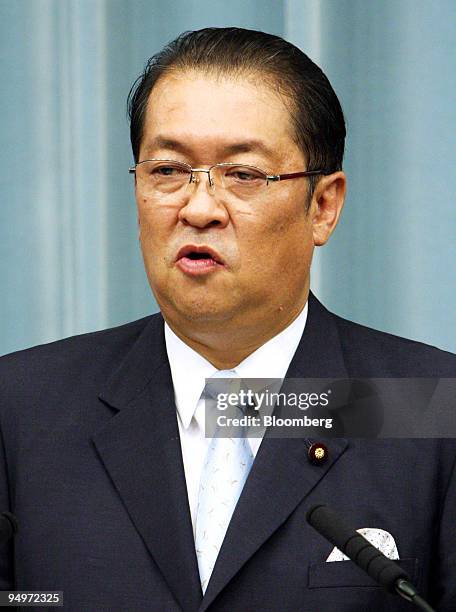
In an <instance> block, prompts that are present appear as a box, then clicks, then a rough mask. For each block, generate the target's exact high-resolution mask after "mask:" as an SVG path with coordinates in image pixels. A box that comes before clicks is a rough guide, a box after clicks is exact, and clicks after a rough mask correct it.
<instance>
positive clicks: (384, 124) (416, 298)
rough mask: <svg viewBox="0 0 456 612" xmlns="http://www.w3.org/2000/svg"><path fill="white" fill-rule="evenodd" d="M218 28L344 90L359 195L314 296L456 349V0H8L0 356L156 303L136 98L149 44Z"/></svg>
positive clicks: (348, 165)
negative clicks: (145, 256)
mask: <svg viewBox="0 0 456 612" xmlns="http://www.w3.org/2000/svg"><path fill="white" fill-rule="evenodd" d="M210 25H211V26H227V25H237V26H243V27H249V28H253V29H261V30H265V31H268V32H272V33H275V34H279V35H283V36H284V37H285V38H287V39H288V40H290V41H291V42H293V43H295V44H297V45H298V46H300V47H301V48H302V49H303V50H304V51H305V52H306V53H308V55H310V57H312V59H314V60H315V61H316V62H317V63H318V64H319V65H320V66H321V67H322V68H323V69H324V71H325V72H326V74H327V75H328V77H329V78H330V80H331V82H332V83H333V85H334V88H335V90H336V92H337V93H338V95H339V97H340V99H341V102H342V106H343V108H344V111H345V114H346V119H347V123H348V132H349V137H348V143H347V154H346V162H345V170H346V172H347V175H348V182H349V188H348V196H347V200H346V205H345V211H344V214H343V218H342V221H341V223H340V225H339V227H338V229H337V230H336V233H335V235H334V236H333V238H332V240H331V242H330V244H329V245H328V246H326V247H324V248H323V249H320V250H319V252H318V254H317V257H316V258H315V261H314V268H313V277H312V285H313V288H314V290H315V292H316V294H317V295H318V296H319V297H320V298H321V299H322V300H323V301H324V303H325V304H326V305H327V306H328V307H330V308H331V309H333V310H334V311H336V312H338V313H339V314H341V315H343V316H346V317H348V318H350V319H353V320H356V321H359V322H361V323H364V324H367V325H370V326H372V327H376V328H378V329H382V330H385V331H389V332H391V333H395V334H399V335H403V336H406V337H411V338H416V339H419V340H422V341H425V342H429V343H431V344H435V345H438V346H440V347H442V348H446V349H449V350H452V351H456V328H455V325H454V321H455V316H454V312H455V308H454V303H455V300H456V284H455V281H456V275H455V262H456V239H455V238H456V236H455V235H456V203H455V201H454V193H455V186H456V168H455V160H456V153H455V151H456V130H455V125H456V100H455V98H456V95H455V94H456V80H455V76H454V75H455V74H456V3H455V2H454V0H439V1H438V2H435V1H433V0H321V1H319V0H283V1H280V0H230V1H229V2H226V0H156V1H154V0H14V1H13V2H11V1H10V0H0V48H1V54H0V57H1V64H2V65H1V89H2V96H1V108H0V128H1V149H0V156H1V159H0V189H1V206H0V287H1V299H0V354H3V353H7V352H10V351H13V350H16V349H20V348H24V347H27V346H31V345H34V344H38V343H42V342H48V341H51V340H54V339H58V338H62V337H65V336H70V335H73V334H77V333H82V332H86V331H91V330H96V329H102V328H105V327H109V326H112V325H117V324H121V323H123V322H127V321H130V320H133V319H135V318H139V317H141V316H144V315H146V314H149V313H150V312H153V311H155V310H156V304H155V302H154V300H153V298H152V295H151V292H150V289H149V287H148V284H147V279H146V275H145V273H144V271H143V265H142V260H141V256H140V251H139V245H138V241H137V228H136V213H135V207H134V197H133V190H132V182H131V178H130V177H129V175H128V174H127V168H128V166H129V164H130V163H131V161H132V158H131V152H130V147H129V135H128V124H127V121H126V115H125V100H126V96H127V93H128V91H129V88H130V86H131V84H132V82H133V80H134V78H135V77H136V76H137V75H138V74H139V73H140V71H141V70H142V68H143V65H144V63H145V61H146V60H147V58H148V57H149V56H150V55H152V54H153V53H154V52H156V51H157V50H158V49H159V48H160V47H161V46H162V45H163V44H164V43H165V42H167V41H169V40H170V39H172V38H173V37H175V36H176V35H177V34H178V33H180V32H181V31H183V30H188V29H195V28H200V27H205V26H210ZM271 282H274V279H271Z"/></svg>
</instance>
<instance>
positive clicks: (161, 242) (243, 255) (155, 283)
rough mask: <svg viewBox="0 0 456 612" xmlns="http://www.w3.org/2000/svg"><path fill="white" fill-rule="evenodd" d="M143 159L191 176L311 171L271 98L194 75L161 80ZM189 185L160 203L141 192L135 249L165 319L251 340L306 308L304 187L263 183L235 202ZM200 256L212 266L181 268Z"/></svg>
mask: <svg viewBox="0 0 456 612" xmlns="http://www.w3.org/2000/svg"><path fill="white" fill-rule="evenodd" d="M150 158H159V159H168V160H169V159H172V160H178V161H183V162H186V163H188V164H190V165H191V166H192V167H194V168H207V167H209V166H210V165H211V164H214V163H221V162H239V163H241V164H247V165H253V166H257V167H258V168H261V169H263V170H265V171H267V172H268V174H280V173H288V172H298V171H302V170H305V169H306V159H305V157H304V154H303V153H302V151H301V150H300V149H299V148H298V147H297V145H296V144H295V143H294V142H293V138H292V127H291V120H290V114H289V111H288V109H287V108H286V106H285V104H284V102H283V101H282V99H281V98H280V97H279V96H278V94H276V93H274V92H272V91H271V90H270V89H269V88H268V87H267V86H266V85H263V84H261V80H260V78H258V84H256V83H254V81H253V80H244V79H243V80H241V79H235V78H233V79H231V78H226V79H225V78H223V79H216V78H215V77H212V76H207V75H204V74H202V73H200V72H183V73H182V72H181V73H173V74H172V75H166V76H165V77H163V78H162V79H161V80H159V81H158V83H157V84H156V85H155V87H154V89H153V90H152V92H151V94H150V98H149V103H148V109H147V113H146V118H145V124H144V132H143V139H142V143H141V149H140V155H139V161H141V160H145V159H150ZM196 177H197V178H198V179H199V180H198V182H197V183H194V184H188V185H187V186H185V187H184V188H183V189H182V190H180V191H179V192H178V193H176V194H174V195H173V196H170V195H169V194H167V195H166V196H165V197H163V196H162V197H160V196H156V195H155V196H150V195H146V194H145V193H144V192H141V189H140V188H139V184H138V183H137V188H136V199H137V205H138V220H139V224H140V241H141V249H142V253H143V257H144V262H145V267H146V271H147V275H148V278H149V282H150V285H151V287H152V290H153V292H154V294H155V297H156V299H157V302H158V304H159V306H160V308H161V310H162V312H163V314H164V316H165V318H166V319H167V320H168V321H169V322H171V323H174V324H175V325H176V326H179V325H182V324H184V325H188V328H189V329H191V328H192V326H194V328H195V329H200V330H202V329H205V328H207V329H208V330H209V329H211V327H214V328H216V327H220V325H221V324H225V325H228V324H230V325H231V324H234V325H236V326H237V328H238V329H243V328H245V329H247V328H249V327H251V326H252V325H253V326H255V324H256V323H257V322H260V321H261V320H263V321H264V320H267V319H268V318H269V319H270V320H271V321H273V320H274V317H281V318H282V319H283V315H284V310H285V309H288V312H289V313H290V320H291V319H293V318H294V316H295V315H296V314H297V312H299V310H300V309H301V308H302V306H303V305H304V303H305V301H306V298H307V292H308V286H309V269H310V263H311V258H312V252H313V246H314V241H313V235H312V216H311V215H309V214H307V213H306V201H307V194H308V179H306V178H298V179H293V180H287V181H283V182H278V183H270V184H269V185H268V186H265V187H264V189H262V190H260V191H258V193H257V194H256V195H255V196H254V197H253V198H247V199H242V198H237V197H233V196H230V195H229V194H228V193H226V192H225V191H224V190H223V189H222V188H221V186H220V185H217V184H216V185H215V188H214V190H211V189H210V188H209V186H208V181H207V174H205V173H198V174H196ZM195 246H196V247H198V246H199V247H202V249H203V250H204V248H205V247H207V248H208V249H212V254H213V255H215V259H216V260H218V263H216V264H214V262H212V263H211V262H210V261H209V262H206V264H205V263H204V262H203V263H202V264H201V265H200V264H195V263H192V261H191V258H192V257H194V255H189V256H187V257H183V258H181V257H179V252H180V251H181V250H182V248H183V247H188V248H189V249H191V248H192V247H195ZM187 250H188V249H187ZM187 255H188V254H187ZM220 262H221V263H220ZM197 266H198V268H197ZM285 312H287V311H285Z"/></svg>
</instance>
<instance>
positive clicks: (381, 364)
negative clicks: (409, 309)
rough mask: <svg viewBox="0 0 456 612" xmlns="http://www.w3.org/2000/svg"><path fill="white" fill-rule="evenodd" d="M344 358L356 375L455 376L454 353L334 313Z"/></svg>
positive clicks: (455, 363) (455, 362) (455, 358)
mask: <svg viewBox="0 0 456 612" xmlns="http://www.w3.org/2000/svg"><path fill="white" fill-rule="evenodd" d="M333 316H334V318H335V321H336V325H337V327H338V330H339V335H340V339H341V343H342V348H343V350H344V355H345V359H346V361H347V363H348V365H349V369H350V370H351V371H352V372H353V375H356V376H373V375H375V376H378V377H382V376H385V377H387V376H397V377H410V378H413V377H415V376H417V377H418V376H420V377H422V376H424V377H425V376H429V377H434V376H439V377H451V378H452V377H455V376H456V355H454V354H453V353H450V352H447V351H443V350H441V349H439V348H437V347H435V346H431V345H429V344H424V343H423V342H417V341H415V340H409V339H407V338H402V337H400V336H395V335H393V334H389V333H386V332H382V331H378V330H376V329H372V328H370V327H366V326H365V325H361V324H359V323H354V322H352V321H349V320H347V319H343V318H342V317H339V316H337V315H333Z"/></svg>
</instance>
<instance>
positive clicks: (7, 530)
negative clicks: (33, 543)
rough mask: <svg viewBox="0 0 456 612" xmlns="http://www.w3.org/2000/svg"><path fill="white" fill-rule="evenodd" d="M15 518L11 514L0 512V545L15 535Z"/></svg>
mask: <svg viewBox="0 0 456 612" xmlns="http://www.w3.org/2000/svg"><path fill="white" fill-rule="evenodd" d="M17 529H18V524H17V518H16V517H15V516H14V514H11V512H0V544H4V543H5V542H7V541H8V540H9V539H10V538H11V537H12V536H13V535H14V534H15V533H17Z"/></svg>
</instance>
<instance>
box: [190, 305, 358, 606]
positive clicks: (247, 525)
mask: <svg viewBox="0 0 456 612" xmlns="http://www.w3.org/2000/svg"><path fill="white" fill-rule="evenodd" d="M347 376H348V375H347V371H346V369H345V364H344V360H343V355H342V349H341V345H340V340H339V335H338V330H337V327H336V324H335V321H334V318H333V315H331V314H330V313H329V312H328V311H326V309H325V308H324V307H323V306H322V305H321V304H320V303H319V302H318V300H316V298H315V297H314V296H313V295H312V294H310V296H309V312H308V318H307V323H306V328H305V332H304V334H303V337H302V339H301V342H300V344H299V346H298V349H297V351H296V353H295V356H294V358H293V360H292V362H291V364H290V367H289V369H288V372H287V375H286V377H287V378H305V377H308V378H325V377H328V378H329V377H334V378H347ZM325 444H326V446H327V447H328V450H329V457H330V459H329V461H327V462H326V463H325V464H324V465H323V466H313V465H311V464H310V463H309V461H308V458H307V450H308V444H307V445H306V441H305V440H302V439H278V438H276V439H273V438H269V437H268V436H267V435H266V437H265V438H264V440H263V442H262V443H261V446H260V449H259V451H258V454H257V457H256V459H255V462H254V464H253V467H252V470H251V472H250V475H249V478H248V479H247V482H246V484H245V487H244V490H243V492H242V495H241V497H240V499H239V503H238V505H237V507H236V509H235V512H234V514H233V517H232V520H231V523H230V525H229V528H228V531H227V534H226V537H225V540H224V542H223V545H222V548H221V550H220V553H219V556H218V559H217V562H216V565H215V568H214V571H213V573H212V576H211V579H210V581H209V584H208V588H207V590H206V593H205V596H204V599H203V602H202V606H201V608H200V612H203V611H204V610H206V609H207V608H208V606H210V604H211V603H212V602H213V601H214V599H215V598H216V597H217V595H218V594H219V593H220V591H221V590H222V589H223V588H224V587H225V586H226V585H227V584H228V582H229V581H230V580H231V579H232V578H233V577H234V575H235V574H236V573H237V572H238V571H239V569H240V568H241V567H242V566H243V565H244V563H246V562H247V560H248V559H249V558H250V557H251V556H252V555H253V554H254V553H255V552H256V551H257V550H258V549H259V548H260V547H261V545H262V544H263V543H264V542H265V541H266V540H267V539H268V538H269V537H270V536H271V535H272V534H273V533H274V532H275V531H276V530H277V529H278V528H279V527H280V525H282V524H283V523H284V522H285V520H286V519H287V518H288V516H289V515H290V514H291V513H292V512H293V510H294V509H295V508H296V506H297V505H298V504H299V503H300V502H301V501H302V500H303V499H304V497H305V496H306V495H308V494H309V493H310V491H311V490H312V489H313V488H314V487H315V486H317V484H318V482H319V481H320V480H321V479H322V478H324V476H325V475H326V474H327V473H328V471H329V470H330V469H331V467H332V466H333V465H334V463H335V462H336V461H337V460H338V459H339V457H340V455H341V454H342V453H343V452H344V450H345V449H346V447H347V442H346V441H345V440H343V439H333V440H325ZM241 543H242V544H241Z"/></svg>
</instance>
